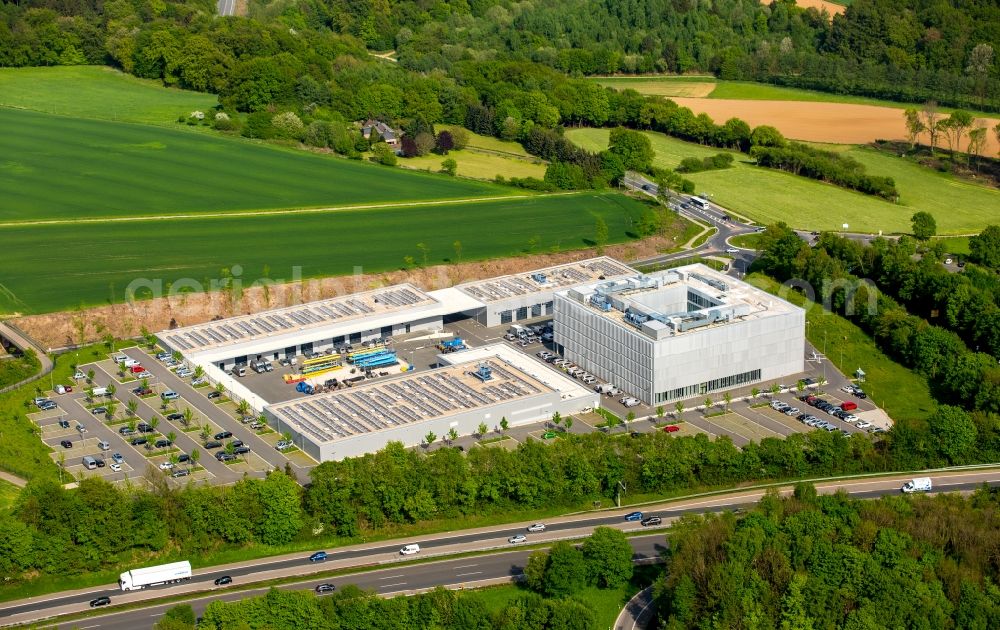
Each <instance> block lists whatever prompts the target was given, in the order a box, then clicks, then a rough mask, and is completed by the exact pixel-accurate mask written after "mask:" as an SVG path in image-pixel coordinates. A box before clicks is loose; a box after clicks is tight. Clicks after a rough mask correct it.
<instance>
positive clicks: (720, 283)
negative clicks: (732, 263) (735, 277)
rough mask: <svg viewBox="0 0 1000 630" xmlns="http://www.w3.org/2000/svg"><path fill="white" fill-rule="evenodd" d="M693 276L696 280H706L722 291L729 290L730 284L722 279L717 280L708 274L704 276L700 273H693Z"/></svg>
mask: <svg viewBox="0 0 1000 630" xmlns="http://www.w3.org/2000/svg"><path fill="white" fill-rule="evenodd" d="M691 277H692V278H694V279H695V280H701V281H702V282H704V283H705V284H707V285H708V286H710V287H715V288H716V289H718V290H720V291H728V290H729V285H728V284H726V283H725V282H723V281H722V280H716V279H715V278H710V277H708V276H703V275H702V274H700V273H692V274H691Z"/></svg>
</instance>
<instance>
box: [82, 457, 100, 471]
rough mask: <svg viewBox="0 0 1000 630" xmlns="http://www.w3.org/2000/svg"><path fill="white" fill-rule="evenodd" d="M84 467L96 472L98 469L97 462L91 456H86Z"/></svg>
mask: <svg viewBox="0 0 1000 630" xmlns="http://www.w3.org/2000/svg"><path fill="white" fill-rule="evenodd" d="M83 465H84V467H86V469H87V470H94V469H95V468H97V460H96V459H94V458H93V457H91V456H90V455H84V456H83Z"/></svg>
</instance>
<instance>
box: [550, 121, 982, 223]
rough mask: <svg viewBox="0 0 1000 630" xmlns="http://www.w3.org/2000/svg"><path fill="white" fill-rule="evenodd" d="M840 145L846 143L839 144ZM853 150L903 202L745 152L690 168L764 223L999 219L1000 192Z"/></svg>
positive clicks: (663, 141)
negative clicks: (722, 164) (783, 168)
mask: <svg viewBox="0 0 1000 630" xmlns="http://www.w3.org/2000/svg"><path fill="white" fill-rule="evenodd" d="M566 135H567V137H569V138H570V139H572V140H573V141H574V142H576V143H577V144H579V145H580V146H582V147H584V148H587V149H591V150H595V151H596V150H602V149H604V148H606V147H607V142H608V130H607V129H586V128H584V129H572V130H569V131H567V133H566ZM647 135H648V136H649V138H650V140H652V142H653V149H654V150H655V151H656V158H655V160H654V163H655V164H656V165H657V166H662V167H666V168H673V167H676V166H677V165H678V164H679V163H680V161H681V159H683V158H685V157H697V158H702V157H706V156H709V155H714V154H716V153H719V152H720V149H717V148H714V147H705V146H702V145H699V144H694V143H690V142H684V141H682V140H678V139H676V138H671V137H669V136H665V135H663V134H660V133H653V132H647ZM834 148H840V147H834ZM846 151H847V154H848V155H850V156H851V157H853V158H854V159H856V160H858V161H859V162H861V163H862V164H864V165H865V166H866V167H867V169H868V172H869V173H872V174H875V175H888V176H890V177H892V178H893V179H895V181H896V187H897V188H898V189H899V192H900V202H899V203H898V204H893V203H890V202H888V201H882V200H880V199H876V198H875V197H872V196H870V195H863V194H861V193H856V192H852V191H849V190H846V189H843V188H838V187H836V186H833V185H830V184H824V183H822V182H818V181H815V180H811V179H807V178H805V177H796V176H795V175H791V174H788V173H783V172H780V171H776V170H772V169H765V168H759V167H757V166H754V165H753V164H751V163H749V158H748V156H746V155H745V154H741V153H733V156H734V158H735V161H734V164H733V167H732V168H728V169H724V170H719V171H706V172H702V173H694V174H691V175H686V177H688V178H689V179H691V180H692V181H694V182H695V184H696V185H697V189H698V192H699V193H704V194H708V195H710V196H711V198H712V199H713V200H714V201H716V202H718V203H720V204H722V205H723V206H725V207H727V208H730V209H732V210H734V211H736V212H738V213H740V214H742V215H746V216H748V217H750V218H751V219H754V220H755V221H759V222H761V223H765V224H766V223H772V222H775V221H784V222H786V223H788V224H789V225H791V226H792V227H797V228H802V229H810V230H841V229H842V227H841V226H842V224H844V223H847V224H848V225H849V226H850V227H849V229H850V230H851V231H858V232H878V231H879V230H882V231H883V232H884V233H886V234H888V233H893V232H899V233H908V232H909V231H910V229H911V226H910V217H911V216H913V214H914V213H915V212H918V211H921V210H923V211H927V212H930V213H931V214H933V215H934V217H935V218H936V219H937V225H938V232H939V233H940V234H942V235H955V234H969V233H975V232H979V231H980V230H981V229H982V228H983V227H985V226H986V225H988V224H989V223H990V222H991V221H995V220H996V211H995V208H997V207H1000V191H998V190H995V189H991V188H987V187H985V186H978V185H976V184H970V183H967V182H964V181H961V180H959V179H957V178H955V177H953V176H951V175H948V174H945V173H939V172H937V171H932V170H930V169H927V168H924V167H922V166H919V165H917V164H914V163H912V162H909V161H906V160H903V159H900V158H894V157H891V156H888V155H885V154H882V153H879V152H877V151H875V150H872V149H867V148H864V147H851V148H849V149H847V150H846Z"/></svg>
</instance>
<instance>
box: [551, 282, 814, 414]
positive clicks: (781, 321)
mask: <svg viewBox="0 0 1000 630" xmlns="http://www.w3.org/2000/svg"><path fill="white" fill-rule="evenodd" d="M555 321H556V322H557V326H555V342H556V344H557V346H559V347H560V348H561V349H562V351H563V353H564V355H565V356H566V358H567V359H569V360H571V361H573V362H575V363H576V364H577V365H579V366H580V367H582V368H583V369H585V370H587V371H588V372H590V373H591V374H593V375H595V376H597V377H598V378H601V379H604V380H606V381H608V382H612V383H615V384H616V385H617V386H619V387H621V388H622V389H624V390H625V391H627V392H629V393H631V394H632V395H633V396H636V397H637V398H639V399H640V400H642V401H643V402H646V403H651V404H659V403H663V402H666V401H669V400H678V399H681V398H689V397H691V396H696V395H700V394H708V393H711V392H716V391H721V390H725V389H731V388H733V387H737V386H740V385H747V384H749V383H755V382H759V381H761V380H769V379H775V378H780V377H783V376H787V375H789V374H796V373H798V372H801V371H802V370H803V369H804V353H805V312H804V311H803V310H802V309H800V308H798V307H796V306H794V305H792V304H790V303H788V302H786V301H784V300H781V299H778V298H776V297H774V296H772V295H770V294H768V293H765V292H764V291H761V290H759V289H756V288H754V287H752V286H750V285H749V284H746V283H744V282H739V281H737V280H734V279H733V278H730V277H727V276H724V275H722V274H720V273H717V272H716V271H714V270H712V269H710V268H709V267H706V266H705V265H700V264H699V265H689V266H686V267H680V268H677V269H674V270H670V271H666V272H661V273H658V274H654V275H649V276H644V275H636V276H633V277H630V278H624V279H619V280H609V281H605V282H598V283H593V284H587V285H584V286H579V287H576V288H573V289H568V290H566V291H560V292H558V293H556V296H555Z"/></svg>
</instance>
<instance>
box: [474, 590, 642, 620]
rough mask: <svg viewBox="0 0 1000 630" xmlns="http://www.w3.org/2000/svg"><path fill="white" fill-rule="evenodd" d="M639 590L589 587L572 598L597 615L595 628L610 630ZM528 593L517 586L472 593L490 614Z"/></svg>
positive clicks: (528, 591)
mask: <svg viewBox="0 0 1000 630" xmlns="http://www.w3.org/2000/svg"><path fill="white" fill-rule="evenodd" d="M641 589H642V587H640V586H632V585H628V586H624V587H622V588H611V589H605V588H596V587H593V586H589V587H587V588H584V589H581V590H580V591H579V592H576V593H574V594H573V595H572V597H575V598H577V599H579V600H581V601H584V602H586V603H587V604H589V605H590V607H591V608H593V609H594V611H595V612H596V613H597V623H596V624H595V625H594V627H595V628H611V627H612V626H613V625H614V623H615V620H616V619H617V618H618V614H619V613H620V612H621V611H622V608H624V607H625V604H626V603H628V600H629V599H631V598H632V596H633V595H635V594H636V593H638V592H639V591H640V590H641ZM530 592H531V591H530V590H528V589H527V588H526V587H523V586H519V585H517V584H504V585H501V586H489V587H486V588H482V589H477V590H475V591H473V593H474V594H475V597H477V598H478V599H479V600H480V601H482V602H483V603H484V604H485V605H486V609H487V610H489V611H490V612H496V611H499V610H501V609H503V608H504V606H506V605H507V604H509V603H510V602H511V601H512V600H514V599H515V598H516V597H518V596H519V595H523V594H525V593H530Z"/></svg>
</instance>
